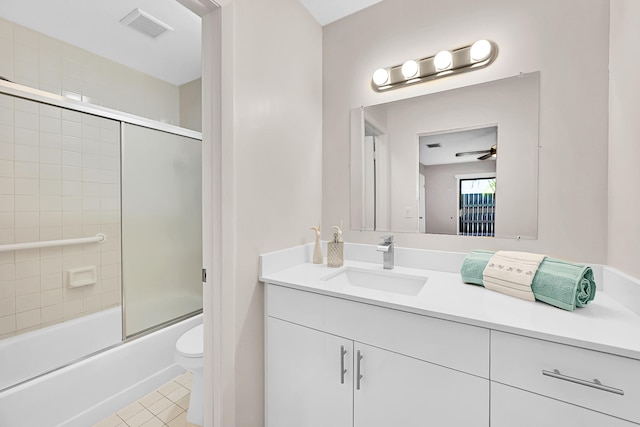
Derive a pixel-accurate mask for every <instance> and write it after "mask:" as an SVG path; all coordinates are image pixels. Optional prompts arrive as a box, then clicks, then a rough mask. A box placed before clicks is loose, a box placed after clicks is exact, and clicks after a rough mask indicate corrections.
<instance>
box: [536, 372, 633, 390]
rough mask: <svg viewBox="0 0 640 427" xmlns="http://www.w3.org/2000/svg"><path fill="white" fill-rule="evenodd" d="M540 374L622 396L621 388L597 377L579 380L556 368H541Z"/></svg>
mask: <svg viewBox="0 0 640 427" xmlns="http://www.w3.org/2000/svg"><path fill="white" fill-rule="evenodd" d="M542 375H545V376H547V377H552V378H557V379H559V380H563V381H569V382H572V383H576V384H580V385H584V386H587V387H592V388H597V389H598V390H602V391H608V392H609V393H614V394H619V395H620V396H624V391H623V390H620V389H619V388H614V387H609V386H606V385H604V384H602V383H601V382H600V381H599V380H597V379H595V380H593V382H591V381H586V380H581V379H580V378H574V377H570V376H568V375H564V374H561V373H560V371H558V370H557V369H554V370H553V371H545V370H544V369H543V370H542Z"/></svg>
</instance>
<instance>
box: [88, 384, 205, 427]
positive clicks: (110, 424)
mask: <svg viewBox="0 0 640 427" xmlns="http://www.w3.org/2000/svg"><path fill="white" fill-rule="evenodd" d="M192 379H193V375H192V374H191V372H185V373H184V374H182V375H179V376H178V377H176V378H174V379H173V380H172V381H171V382H168V383H167V384H165V385H163V386H162V387H160V388H159V389H157V390H156V391H154V392H152V393H150V394H148V395H146V396H145V397H143V398H142V399H140V400H138V401H137V402H135V403H132V404H131V405H129V406H127V407H126V408H123V409H121V410H119V411H118V412H116V413H115V414H113V415H111V416H110V417H109V418H106V419H104V420H102V421H100V422H99V423H98V424H95V425H94V426H93V427H199V426H196V425H195V424H191V423H190V422H187V419H186V417H187V408H188V407H189V396H190V392H191V381H192Z"/></svg>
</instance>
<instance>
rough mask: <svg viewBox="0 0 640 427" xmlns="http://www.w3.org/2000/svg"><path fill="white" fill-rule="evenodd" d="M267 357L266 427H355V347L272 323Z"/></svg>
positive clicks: (314, 332)
mask: <svg viewBox="0 0 640 427" xmlns="http://www.w3.org/2000/svg"><path fill="white" fill-rule="evenodd" d="M266 353H267V354H266V365H267V366H266V371H267V376H266V381H267V383H266V391H267V398H266V419H267V427H329V426H331V427H350V426H351V425H352V422H353V391H352V390H353V388H352V385H353V373H352V366H353V341H350V340H345V339H343V338H340V337H337V336H335V335H330V334H327V333H324V332H320V331H317V330H314V329H310V328H306V327H303V326H299V325H295V324H293V323H289V322H285V321H282V320H279V319H275V318H273V317H267V349H266ZM343 367H344V368H343ZM345 370H346V372H344V371H345ZM341 372H344V373H342V374H341Z"/></svg>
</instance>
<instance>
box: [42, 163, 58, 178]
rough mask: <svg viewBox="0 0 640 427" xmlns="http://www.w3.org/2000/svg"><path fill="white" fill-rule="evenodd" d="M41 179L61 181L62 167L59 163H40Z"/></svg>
mask: <svg viewBox="0 0 640 427" xmlns="http://www.w3.org/2000/svg"><path fill="white" fill-rule="evenodd" d="M39 169H40V179H44V180H52V181H60V179H62V169H61V168H60V166H58V165H40V168H39Z"/></svg>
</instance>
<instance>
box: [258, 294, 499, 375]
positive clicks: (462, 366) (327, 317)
mask: <svg viewBox="0 0 640 427" xmlns="http://www.w3.org/2000/svg"><path fill="white" fill-rule="evenodd" d="M266 286H267V296H266V303H267V306H266V311H267V315H268V316H271V317H275V318H279V319H281V320H285V321H288V322H292V323H296V324H299V325H302V326H306V327H309V328H313V329H317V330H320V331H323V332H327V333H330V334H334V335H338V336H341V337H344V338H348V339H350V340H354V341H358V342H361V343H364V344H368V345H371V346H375V347H379V348H382V349H386V350H390V351H393V352H396V353H400V354H404V355H406V356H410V357H414V358H416V359H420V360H424V361H427V362H431V363H435V364H438V365H441V366H446V367H449V368H453V369H456V370H459V371H463V372H467V373H470V374H473V375H477V376H480V377H483V378H489V330H488V329H484V328H479V327H475V326H469V325H464V324H462V323H457V322H451V321H447V320H441V319H436V318H433V317H429V316H423V315H419V314H413V313H407V312H405V311H400V310H395V309H390V308H384V307H379V306H375V305H371V304H367V303H361V302H355V301H350V300H346V299H343V298H338V297H330V296H326V295H320V294H316V293H313V292H307V291H302V290H297V289H291V288H287V287H283V286H278V285H271V284H267V285H266Z"/></svg>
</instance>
